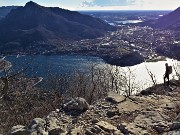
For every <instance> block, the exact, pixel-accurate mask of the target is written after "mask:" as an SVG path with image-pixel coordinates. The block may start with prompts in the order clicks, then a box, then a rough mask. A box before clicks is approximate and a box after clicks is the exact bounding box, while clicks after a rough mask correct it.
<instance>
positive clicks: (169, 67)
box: [168, 66, 172, 74]
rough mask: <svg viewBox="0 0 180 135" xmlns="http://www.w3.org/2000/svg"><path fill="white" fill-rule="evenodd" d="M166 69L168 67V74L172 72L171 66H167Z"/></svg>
mask: <svg viewBox="0 0 180 135" xmlns="http://www.w3.org/2000/svg"><path fill="white" fill-rule="evenodd" d="M168 69H169V74H171V73H172V66H168Z"/></svg>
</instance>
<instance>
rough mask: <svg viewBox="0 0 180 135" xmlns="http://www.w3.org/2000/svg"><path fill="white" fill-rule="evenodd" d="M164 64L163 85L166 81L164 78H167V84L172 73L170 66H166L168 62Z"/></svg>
mask: <svg viewBox="0 0 180 135" xmlns="http://www.w3.org/2000/svg"><path fill="white" fill-rule="evenodd" d="M165 66H166V71H165V74H164V85H165V83H166V79H168V82H167V84H168V85H169V75H170V74H171V73H172V67H171V66H168V63H166V64H165Z"/></svg>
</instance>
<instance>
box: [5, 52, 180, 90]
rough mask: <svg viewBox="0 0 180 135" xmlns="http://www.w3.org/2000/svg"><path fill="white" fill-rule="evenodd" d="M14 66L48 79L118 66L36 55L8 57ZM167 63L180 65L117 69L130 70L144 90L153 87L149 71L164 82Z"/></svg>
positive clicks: (95, 60) (88, 59) (81, 58)
mask: <svg viewBox="0 0 180 135" xmlns="http://www.w3.org/2000/svg"><path fill="white" fill-rule="evenodd" d="M5 59H6V60H8V61H10V62H11V63H12V64H13V67H14V68H13V69H14V70H15V71H17V70H20V69H21V68H26V67H30V68H28V70H27V71H26V73H27V74H28V75H29V76H41V77H43V78H46V77H47V75H48V73H53V74H64V73H71V72H73V71H77V70H79V71H82V72H87V71H88V69H89V68H90V67H91V66H92V64H93V65H96V66H98V67H99V68H104V67H108V68H110V67H111V68H113V70H115V69H116V66H111V65H109V64H107V63H105V62H104V60H103V59H101V58H98V57H92V56H80V55H51V56H46V55H34V56H29V55H27V56H8V57H6V58H5ZM165 63H168V64H169V65H175V64H179V65H180V62H179V61H177V60H173V59H167V61H158V62H143V63H141V64H138V65H135V66H130V67H117V69H119V71H120V70H122V69H123V70H124V71H127V70H128V69H130V70H131V71H132V73H133V75H134V76H135V77H136V79H135V82H136V83H137V84H138V85H139V86H140V87H142V89H144V88H147V87H149V86H151V85H152V81H151V78H150V76H149V75H148V71H147V69H148V70H149V71H150V72H152V74H153V75H155V78H156V80H157V83H162V82H163V75H164V73H165ZM174 76H175V71H173V73H172V75H171V76H170V78H173V77H174Z"/></svg>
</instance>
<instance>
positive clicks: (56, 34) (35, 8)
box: [0, 2, 115, 50]
mask: <svg viewBox="0 0 180 135" xmlns="http://www.w3.org/2000/svg"><path fill="white" fill-rule="evenodd" d="M114 29H115V28H114V27H112V26H110V25H108V24H107V23H105V22H103V21H102V20H100V19H97V18H93V17H91V16H88V15H82V14H80V13H78V12H74V11H68V10H64V9H60V8H48V7H43V6H40V5H38V4H36V3H34V2H28V3H27V4H26V5H25V6H24V7H19V8H17V9H15V10H12V11H11V12H10V13H9V14H8V15H7V16H6V17H5V18H4V19H2V20H1V21H0V44H1V47H0V49H1V50H4V49H5V50H6V49H7V50H8V49H9V48H11V49H12V48H15V49H19V48H21V49H22V48H26V47H27V45H28V44H32V43H35V42H40V41H41V42H47V41H49V40H57V41H58V40H60V41H62V40H63V41H64V40H65V41H67V40H68V41H69V40H70V41H73V40H80V39H85V38H96V37H99V36H102V35H104V34H105V32H106V31H111V30H114Z"/></svg>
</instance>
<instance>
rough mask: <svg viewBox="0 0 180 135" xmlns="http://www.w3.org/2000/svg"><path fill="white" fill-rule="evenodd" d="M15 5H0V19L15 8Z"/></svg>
mask: <svg viewBox="0 0 180 135" xmlns="http://www.w3.org/2000/svg"><path fill="white" fill-rule="evenodd" d="M16 8H17V6H3V7H0V20H1V19H2V18H4V17H5V16H6V15H7V14H8V13H9V12H10V11H11V10H12V9H16Z"/></svg>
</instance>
